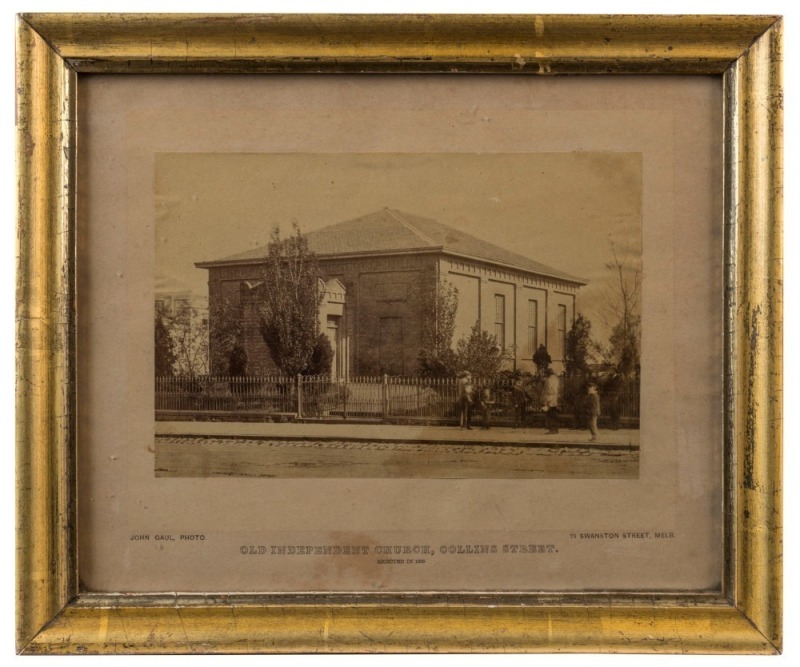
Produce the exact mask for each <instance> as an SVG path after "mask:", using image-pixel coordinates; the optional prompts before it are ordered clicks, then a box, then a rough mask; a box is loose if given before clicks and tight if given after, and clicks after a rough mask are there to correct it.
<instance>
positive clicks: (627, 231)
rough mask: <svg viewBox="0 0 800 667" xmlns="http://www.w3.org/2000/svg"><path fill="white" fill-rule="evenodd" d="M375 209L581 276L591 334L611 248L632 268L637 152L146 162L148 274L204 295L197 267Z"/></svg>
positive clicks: (636, 259)
mask: <svg viewBox="0 0 800 667" xmlns="http://www.w3.org/2000/svg"><path fill="white" fill-rule="evenodd" d="M383 207H389V208H394V209H399V210H401V211H405V212H408V213H412V214H414V215H420V216H424V217H429V218H434V219H436V220H438V221H439V222H441V223H444V224H447V225H451V226H453V227H456V228H458V229H461V230H463V231H465V232H468V233H470V234H473V235H474V236H477V237H479V238H482V239H484V240H487V241H490V242H492V243H494V244H496V245H499V246H501V247H504V248H507V249H509V250H513V251H514V252H517V253H519V254H522V255H525V256H527V257H530V258H532V259H535V260H537V261H539V262H541V263H543V264H546V265H549V266H552V267H553V268H556V269H560V270H562V271H565V272H567V273H569V274H571V275H574V276H578V277H581V278H584V279H585V280H587V281H588V285H587V286H586V287H584V288H582V289H581V294H580V297H579V310H580V311H581V312H583V313H584V314H585V315H586V316H587V317H589V319H590V320H592V322H593V325H594V327H595V330H596V333H597V334H600V335H601V336H602V335H603V333H604V331H603V329H604V327H603V324H602V321H601V319H602V318H601V314H600V310H601V303H602V299H603V296H602V294H603V292H604V291H605V286H606V285H607V283H608V281H609V279H610V278H611V274H610V272H609V270H608V268H607V267H606V265H607V263H608V262H609V261H610V260H611V259H612V251H611V243H612V242H613V243H614V246H615V248H616V249H617V251H618V254H619V255H620V256H625V257H627V261H628V263H629V265H630V266H631V267H636V266H639V265H640V262H641V221H642V158H641V154H639V153H611V152H602V153H600V152H572V153H513V154H485V153H484V154H468V153H436V154H433V153H427V154H425V153H423V154H420V153H413V154H412V153H378V154H376V153H369V154H355V153H346V154H332V153H325V154H306V153H292V154H264V153H207V154H203V153H164V154H159V155H158V156H157V157H156V179H155V210H156V273H157V274H158V277H160V278H165V279H168V280H169V281H178V282H182V283H185V284H186V285H187V286H189V287H190V288H191V289H192V291H194V292H195V293H196V294H197V295H198V296H203V295H205V294H206V290H207V286H206V283H207V278H208V275H207V272H206V270H204V269H198V268H195V266H194V263H195V262H198V261H205V260H214V259H221V258H223V257H226V256H228V255H232V254H236V253H239V252H244V251H246V250H250V249H252V248H255V247H259V246H263V245H265V244H266V243H267V242H268V237H269V232H270V230H271V229H272V228H273V227H274V226H275V225H279V226H280V227H281V230H282V232H283V233H284V234H285V233H288V232H289V231H290V229H291V224H292V221H297V223H298V224H299V226H300V230H301V231H303V232H308V231H311V230H314V229H318V228H320V227H324V226H327V225H330V224H335V223H337V222H343V221H345V220H350V219H352V218H356V217H359V216H361V215H364V214H367V213H371V212H373V211H375V210H378V209H381V208H383Z"/></svg>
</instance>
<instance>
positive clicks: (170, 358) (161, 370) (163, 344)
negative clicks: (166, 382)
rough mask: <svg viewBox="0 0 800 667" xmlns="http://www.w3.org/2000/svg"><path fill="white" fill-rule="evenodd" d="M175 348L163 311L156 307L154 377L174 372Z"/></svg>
mask: <svg viewBox="0 0 800 667" xmlns="http://www.w3.org/2000/svg"><path fill="white" fill-rule="evenodd" d="M174 348H175V346H174V343H173V341H172V336H171V335H170V332H169V326H168V323H167V321H166V315H165V313H164V309H163V308H162V307H160V306H156V318H155V367H156V368H155V370H156V377H164V376H167V375H172V374H173V373H174V372H175V349H174Z"/></svg>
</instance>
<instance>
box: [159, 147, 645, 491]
mask: <svg viewBox="0 0 800 667" xmlns="http://www.w3.org/2000/svg"><path fill="white" fill-rule="evenodd" d="M155 217H156V219H155V239H156V240H155V243H156V249H155V277H154V278H155V287H154V295H155V304H154V306H155V308H154V313H155V319H154V351H155V355H154V381H155V420H156V441H155V459H154V460H155V474H156V476H157V477H229V476H230V477H238V476H241V477H420V478H426V477H427V478H540V477H546V478H627V479H637V478H638V475H639V450H640V444H641V443H640V438H639V432H640V430H639V429H640V410H639V402H640V385H641V382H640V379H641V376H642V368H641V364H640V358H641V352H640V350H641V291H642V280H643V273H642V261H641V258H642V241H641V238H642V232H641V225H642V155H641V154H640V153H633V152H610V151H604V152H600V151H592V152H589V151H575V152H562V153H493V154H492V153H474V154H470V153H437V154H433V153H429V154H425V153H421V154H419V153H418V154H413V153H379V154H374V153H373V154H360V153H345V154H341V153H340V154H324V153H318V154H308V153H301V154H296V153H295V154H285V153H284V154H279V153H226V154H220V153H207V154H203V153H161V154H158V155H156V156H155Z"/></svg>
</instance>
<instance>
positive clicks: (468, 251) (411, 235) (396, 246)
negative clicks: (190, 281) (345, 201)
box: [198, 208, 586, 285]
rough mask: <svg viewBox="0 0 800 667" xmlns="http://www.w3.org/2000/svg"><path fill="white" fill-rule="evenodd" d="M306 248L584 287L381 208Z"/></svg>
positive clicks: (241, 260)
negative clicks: (399, 256)
mask: <svg viewBox="0 0 800 667" xmlns="http://www.w3.org/2000/svg"><path fill="white" fill-rule="evenodd" d="M305 237H306V239H308V245H309V248H310V249H311V250H312V251H313V252H314V253H316V255H317V256H318V257H319V258H321V259H322V258H326V257H332V256H345V255H370V254H391V253H398V252H403V253H405V252H413V251H415V250H416V251H435V250H438V251H441V252H443V253H445V254H449V255H456V256H462V257H469V258H473V259H478V260H482V261H486V262H489V263H492V264H501V265H504V266H508V267H512V268H517V269H522V270H523V271H529V272H532V273H536V274H539V275H543V276H550V277H553V278H560V279H562V280H566V281H569V282H573V283H578V284H581V285H583V284H585V283H586V281H585V280H582V279H581V278H577V277H575V276H572V275H569V274H567V273H564V272H563V271H559V270H558V269H554V268H553V267H550V266H546V265H545V264H541V263H539V262H537V261H534V260H532V259H530V258H528V257H525V256H524V255H518V254H517V253H515V252H511V251H510V250H506V249H505V248H501V247H500V246H496V245H494V244H493V243H489V242H488V241H484V240H482V239H479V238H477V237H475V236H472V235H471V234H467V233H466V232H463V231H461V230H459V229H455V228H453V227H449V226H448V225H443V224H442V223H440V222H437V221H436V220H431V219H430V218H423V217H420V216H418V215H412V214H411V213H405V212H403V211H397V210H395V209H389V208H384V209H381V210H380V211H375V212H374V213H368V214H367V215H363V216H361V217H359V218H355V219H353V220H347V221H345V222H340V223H338V224H334V225H329V226H328V227H323V228H322V229H317V230H314V231H312V232H308V233H307V234H305ZM266 254H267V248H266V246H262V247H260V248H254V249H253V250H248V251H247V252H243V253H239V254H236V255H231V256H230V257H226V258H224V259H220V260H216V261H213V262H200V263H198V266H200V267H204V268H208V267H210V266H214V265H224V264H246V263H248V262H251V261H257V260H259V259H262V258H263V257H265V256H266Z"/></svg>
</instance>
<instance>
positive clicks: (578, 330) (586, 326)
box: [564, 313, 596, 375]
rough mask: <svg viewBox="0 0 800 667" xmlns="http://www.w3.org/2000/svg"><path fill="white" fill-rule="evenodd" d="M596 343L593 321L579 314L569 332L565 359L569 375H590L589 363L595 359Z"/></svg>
mask: <svg viewBox="0 0 800 667" xmlns="http://www.w3.org/2000/svg"><path fill="white" fill-rule="evenodd" d="M595 348H596V345H595V343H594V341H592V323H591V322H590V321H589V320H588V319H587V318H586V317H584V316H583V315H582V314H580V313H579V314H578V316H577V317H576V318H575V321H574V322H573V323H572V327H571V328H570V330H569V331H568V332H567V350H566V356H565V359H564V365H565V370H566V372H567V374H568V375H588V373H589V364H590V363H591V362H592V361H594V350H595Z"/></svg>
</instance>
